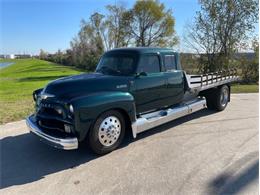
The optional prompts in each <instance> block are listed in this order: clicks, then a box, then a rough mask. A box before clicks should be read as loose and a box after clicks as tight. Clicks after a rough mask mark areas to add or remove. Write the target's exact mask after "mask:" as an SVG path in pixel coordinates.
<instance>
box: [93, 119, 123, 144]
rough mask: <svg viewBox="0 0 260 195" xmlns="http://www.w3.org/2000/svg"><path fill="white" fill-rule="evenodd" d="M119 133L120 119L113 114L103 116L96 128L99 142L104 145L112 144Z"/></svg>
mask: <svg viewBox="0 0 260 195" xmlns="http://www.w3.org/2000/svg"><path fill="white" fill-rule="evenodd" d="M120 133H121V123H120V120H119V119H118V118H117V117H115V116H109V117H107V118H105V119H104V120H103V121H102V123H101V125H100V126H99V130H98V139H99V142H100V143H101V144H102V145H104V146H112V145H113V144H114V143H115V142H116V141H117V140H118V138H119V136H120Z"/></svg>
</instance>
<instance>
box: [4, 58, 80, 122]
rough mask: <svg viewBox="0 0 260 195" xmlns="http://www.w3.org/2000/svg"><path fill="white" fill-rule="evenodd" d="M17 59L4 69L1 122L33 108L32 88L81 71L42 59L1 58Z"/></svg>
mask: <svg viewBox="0 0 260 195" xmlns="http://www.w3.org/2000/svg"><path fill="white" fill-rule="evenodd" d="M1 62H14V64H13V65H11V66H8V67H6V68H3V69H0V104H1V106H0V124H3V123H6V122H10V121H16V120H20V119H23V118H25V117H26V116H27V115H29V114H30V113H32V112H33V107H34V104H33V99H32V92H33V91H34V90H35V89H38V88H42V87H44V85H46V84H47V83H48V82H49V81H51V80H54V79H57V78H60V77H64V76H69V75H73V74H78V73H80V71H78V70H76V69H73V68H71V67H66V66H61V65H58V64H54V63H51V62H46V61H42V60H38V59H19V60H0V63H1Z"/></svg>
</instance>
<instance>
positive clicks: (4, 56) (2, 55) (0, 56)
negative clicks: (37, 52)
mask: <svg viewBox="0 0 260 195" xmlns="http://www.w3.org/2000/svg"><path fill="white" fill-rule="evenodd" d="M32 57H33V56H32V55H31V54H7V55H4V54H0V58H5V59H24V58H32Z"/></svg>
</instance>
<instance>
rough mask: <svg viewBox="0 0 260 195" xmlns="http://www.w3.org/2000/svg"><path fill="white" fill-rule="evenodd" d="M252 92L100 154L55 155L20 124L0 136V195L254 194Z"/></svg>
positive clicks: (256, 163) (255, 134)
mask: <svg viewBox="0 0 260 195" xmlns="http://www.w3.org/2000/svg"><path fill="white" fill-rule="evenodd" d="M258 118H259V115H258V94H237V95H232V100H231V103H230V104H229V105H228V107H227V109H226V110H225V111H223V112H218V113H216V112H211V111H208V110H206V109H205V110H202V111H199V112H197V113H194V114H192V115H190V116H187V117H184V118H182V119H178V120H176V121H173V122H170V123H168V124H165V125H163V126H160V127H157V128H155V129H153V130H150V131H147V132H144V133H142V134H140V135H138V137H137V139H135V140H133V139H126V140H125V141H124V144H123V146H122V147H121V148H120V149H118V150H116V151H114V152H112V153H110V154H107V155H105V156H96V155H93V154H92V153H91V152H90V151H88V150H87V149H86V148H81V149H79V150H75V151H62V150H57V149H54V148H51V147H49V146H47V145H45V144H43V143H41V142H39V140H38V139H37V138H36V137H34V136H32V135H30V134H29V133H28V131H27V128H26V126H25V123H24V121H20V122H16V123H10V124H6V125H3V126H1V127H0V132H1V190H0V192H1V194H5V195H8V194H26V195H36V194H178V195H180V194H185V195H186V194H258V190H259V189H258V187H259V186H258V175H259V172H258V166H259V155H258V142H259V141H258V134H259V131H258Z"/></svg>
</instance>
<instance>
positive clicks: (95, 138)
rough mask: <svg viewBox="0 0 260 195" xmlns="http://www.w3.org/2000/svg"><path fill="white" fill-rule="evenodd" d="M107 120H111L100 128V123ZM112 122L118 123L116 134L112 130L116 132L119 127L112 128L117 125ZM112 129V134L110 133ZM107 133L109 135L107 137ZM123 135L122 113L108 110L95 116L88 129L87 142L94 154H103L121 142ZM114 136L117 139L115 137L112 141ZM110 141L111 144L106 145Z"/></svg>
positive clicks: (123, 122) (123, 120)
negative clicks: (92, 123)
mask: <svg viewBox="0 0 260 195" xmlns="http://www.w3.org/2000/svg"><path fill="white" fill-rule="evenodd" d="M107 120H110V121H111V120H112V121H111V124H107V126H104V128H102V127H103V126H101V125H105V123H106V121H107ZM117 120H118V122H117ZM112 122H113V123H117V124H118V125H120V133H119V135H117V133H114V131H117V132H118V131H119V127H118V129H116V130H114V129H115V126H117V125H113V124H112ZM119 123H120V124H119ZM112 126H113V127H112ZM110 127H112V128H110ZM113 130H114V131H113ZM112 131H113V134H112ZM101 134H102V135H101ZM103 134H104V135H103ZM115 134H116V135H115ZM100 135H101V136H100ZM108 135H109V136H110V137H108ZM112 135H113V137H112V138H111V136H112ZM124 135H125V119H124V117H123V115H122V114H121V113H120V112H118V111H116V110H109V111H106V112H104V113H102V114H101V115H100V116H99V117H98V118H97V120H96V122H95V124H94V125H93V127H92V128H91V129H90V132H89V134H88V144H89V146H90V148H91V150H92V151H93V152H95V153H96V154H101V155H103V154H107V153H109V152H111V151H113V150H115V149H116V148H117V147H118V146H119V145H120V144H121V142H122V140H123V138H124ZM102 136H103V138H102ZM117 136H118V137H117ZM115 137H117V139H115V140H116V141H115V142H112V141H114V139H113V138H115ZM106 139H107V140H106ZM110 141H111V142H112V145H108V144H110V143H109V142H110ZM102 142H103V143H102Z"/></svg>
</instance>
